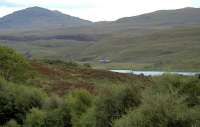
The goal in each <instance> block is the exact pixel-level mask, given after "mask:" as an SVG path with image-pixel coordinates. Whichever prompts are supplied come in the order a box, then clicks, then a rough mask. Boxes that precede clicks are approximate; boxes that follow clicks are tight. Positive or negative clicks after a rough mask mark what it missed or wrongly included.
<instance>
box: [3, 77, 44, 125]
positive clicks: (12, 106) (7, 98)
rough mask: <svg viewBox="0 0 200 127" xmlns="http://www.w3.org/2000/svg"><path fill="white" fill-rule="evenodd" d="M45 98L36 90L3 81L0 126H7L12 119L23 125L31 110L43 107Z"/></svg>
mask: <svg viewBox="0 0 200 127" xmlns="http://www.w3.org/2000/svg"><path fill="white" fill-rule="evenodd" d="M45 96H46V95H45V94H44V93H43V92H42V91H40V90H38V89H36V88H33V87H30V86H23V85H16V84H13V83H8V82H6V81H4V80H2V79H1V80H0V120H1V121H0V124H5V123H6V122H7V121H9V120H10V119H15V120H16V121H17V122H19V123H22V121H23V119H24V118H25V115H26V113H27V112H28V111H29V110H30V109H32V108H33V107H36V108H41V107H42V105H43V102H44V100H45Z"/></svg>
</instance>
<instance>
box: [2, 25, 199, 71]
mask: <svg viewBox="0 0 200 127" xmlns="http://www.w3.org/2000/svg"><path fill="white" fill-rule="evenodd" d="M88 29H89V28H88ZM142 31H143V32H142ZM144 31H146V32H144ZM63 32H64V31H63ZM140 32H141V33H140ZM44 33H45V32H44ZM55 33H56V31H55ZM142 33H143V34H142ZM199 33H200V28H199V27H197V26H191V27H181V28H180V27H174V28H168V29H157V30H155V29H152V30H151V29H149V30H146V29H142V28H140V29H130V30H124V31H118V32H114V33H109V34H106V35H105V36H101V37H100V38H99V39H97V40H95V41H94V42H93V41H92V42H91V41H89V42H88V41H78V40H59V39H50V40H36V41H28V42H27V41H2V42H1V44H2V45H6V46H9V47H12V48H15V49H16V50H17V51H20V52H21V53H24V54H26V53H27V52H28V53H30V54H31V56H32V57H33V58H36V59H54V60H56V59H58V58H59V59H60V60H65V61H71V60H72V61H77V62H87V63H91V64H93V65H94V67H95V68H98V66H99V64H98V61H99V60H100V59H102V58H104V57H106V58H108V59H110V60H111V63H110V64H108V65H100V66H99V67H100V68H112V66H114V67H113V68H117V67H118V69H125V68H126V69H129V67H127V64H131V66H132V65H133V66H135V67H134V68H133V69H140V70H172V71H199V70H200V63H199V61H200V59H199V50H200V45H199V40H200V37H199ZM60 34H61V33H60ZM63 34H65V33H63ZM84 34H86V35H87V36H90V37H93V36H95V35H91V34H90V33H89V32H88V33H87V31H86V32H85V33H84ZM94 34H95V33H94ZM41 35H42V34H41ZM61 35H62V34H61ZM86 35H85V36H86ZM17 36H19V37H20V35H17ZM45 36H50V35H45ZM121 63H124V65H123V64H121ZM116 65H119V66H116Z"/></svg>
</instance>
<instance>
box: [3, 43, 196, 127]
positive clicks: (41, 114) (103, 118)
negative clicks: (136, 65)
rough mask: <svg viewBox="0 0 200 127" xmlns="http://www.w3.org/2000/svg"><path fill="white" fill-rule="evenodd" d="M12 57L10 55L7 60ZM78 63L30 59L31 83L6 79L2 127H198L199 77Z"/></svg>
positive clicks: (4, 83) (6, 49) (4, 81)
mask: <svg viewBox="0 0 200 127" xmlns="http://www.w3.org/2000/svg"><path fill="white" fill-rule="evenodd" d="M1 48H2V49H4V50H5V54H4V55H5V56H7V55H8V54H10V52H7V51H10V49H8V48H5V47H1ZM12 51H13V50H12ZM12 53H14V54H15V52H14V51H13V52H12ZM4 55H2V54H1V56H4ZM19 56H20V55H19ZM17 58H19V60H20V59H21V57H17ZM12 59H13V57H6V59H5V61H7V60H12ZM17 60H18V59H17ZM23 60H25V59H23ZM25 61H26V60H25ZM26 62H27V61H26ZM0 63H1V64H2V63H3V62H2V61H0ZM72 65H73V66H72ZM75 65H76V66H74V64H72V63H66V62H62V61H50V60H48V61H46V60H45V61H30V66H31V67H32V69H33V70H34V71H35V76H34V77H33V78H32V79H29V82H28V83H27V82H26V80H27V79H24V80H22V81H20V80H21V79H20V78H19V79H18V80H19V81H18V80H17V81H18V82H15V81H16V80H10V79H7V78H5V77H3V75H2V76H1V78H0V126H2V127H199V126H200V80H199V79H198V78H197V77H184V76H176V75H163V76H161V77H154V78H152V77H144V76H134V75H127V74H118V73H112V72H107V71H102V70H94V69H91V68H88V67H85V66H83V65H79V64H75ZM18 66H19V68H20V67H21V66H24V65H23V64H19V65H18ZM2 67H3V66H2ZM2 70H4V69H2ZM25 71H27V72H29V71H30V70H25ZM17 78H18V75H13V79H17Z"/></svg>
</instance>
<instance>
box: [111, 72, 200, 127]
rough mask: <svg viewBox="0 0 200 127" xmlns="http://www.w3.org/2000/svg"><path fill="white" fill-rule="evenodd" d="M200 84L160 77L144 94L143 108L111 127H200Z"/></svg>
mask: <svg viewBox="0 0 200 127" xmlns="http://www.w3.org/2000/svg"><path fill="white" fill-rule="evenodd" d="M199 85H200V84H199V80H197V79H195V78H183V77H179V76H168V75H166V76H163V77H161V78H159V79H156V81H155V84H154V85H153V86H152V87H150V88H147V89H146V90H145V91H144V92H143V96H142V104H141V105H140V106H139V107H138V108H137V109H136V110H133V111H130V112H129V113H128V114H127V115H125V116H123V117H122V118H120V119H119V120H116V121H115V122H114V127H122V126H123V127H199V126H200V105H199V100H200V98H199V97H200V91H199V90H200V87H199Z"/></svg>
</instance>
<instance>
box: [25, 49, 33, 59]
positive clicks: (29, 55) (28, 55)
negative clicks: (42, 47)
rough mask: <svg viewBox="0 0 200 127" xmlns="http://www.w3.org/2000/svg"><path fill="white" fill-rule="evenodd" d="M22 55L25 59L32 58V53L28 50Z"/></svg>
mask: <svg viewBox="0 0 200 127" xmlns="http://www.w3.org/2000/svg"><path fill="white" fill-rule="evenodd" d="M24 55H25V57H26V58H27V59H32V54H31V53H30V52H29V51H27V52H26V53H25V54H24Z"/></svg>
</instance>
